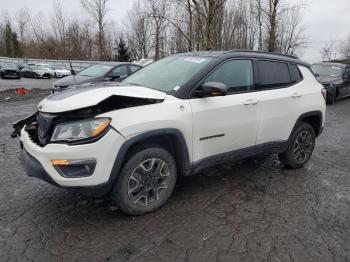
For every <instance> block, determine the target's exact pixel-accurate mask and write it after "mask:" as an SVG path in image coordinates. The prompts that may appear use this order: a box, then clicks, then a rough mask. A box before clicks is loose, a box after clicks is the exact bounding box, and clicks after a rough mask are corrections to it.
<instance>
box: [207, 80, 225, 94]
mask: <svg viewBox="0 0 350 262" xmlns="http://www.w3.org/2000/svg"><path fill="white" fill-rule="evenodd" d="M202 93H203V94H205V95H207V96H225V95H226V94H227V86H226V85H225V84H223V83H219V82H206V83H204V84H203V85H202Z"/></svg>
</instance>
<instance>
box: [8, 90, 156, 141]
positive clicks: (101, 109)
mask: <svg viewBox="0 0 350 262" xmlns="http://www.w3.org/2000/svg"><path fill="white" fill-rule="evenodd" d="M162 101H163V100H161V99H149V98H138V97H126V96H116V95H113V96H111V97H108V98H107V99H105V100H103V101H101V102H100V103H98V104H97V105H94V106H90V107H86V108H81V109H75V110H71V111H66V112H61V113H46V112H41V111H38V112H35V113H34V114H32V115H30V116H28V117H26V118H24V119H22V120H19V121H17V122H16V123H14V124H13V128H14V131H13V132H12V134H11V137H12V138H15V137H19V136H20V134H21V130H22V129H23V128H24V130H25V131H26V132H27V133H28V135H29V137H30V139H31V140H32V141H33V142H34V143H35V144H37V145H39V146H41V147H43V146H45V145H46V144H48V143H49V142H52V141H51V137H52V135H53V132H54V129H55V127H56V125H58V124H62V123H70V122H74V121H79V120H85V119H91V118H94V117H96V116H97V115H100V114H103V113H106V112H110V111H114V110H118V109H124V108H130V107H136V106H144V105H149V104H154V103H160V102H162ZM95 139H98V137H96V138H95ZM83 142H86V141H83ZM56 143H59V142H56ZM71 144H74V142H72V143H71Z"/></svg>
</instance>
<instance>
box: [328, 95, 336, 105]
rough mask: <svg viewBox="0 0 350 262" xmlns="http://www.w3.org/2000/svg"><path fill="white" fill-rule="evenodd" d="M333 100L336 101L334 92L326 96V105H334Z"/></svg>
mask: <svg viewBox="0 0 350 262" xmlns="http://www.w3.org/2000/svg"><path fill="white" fill-rule="evenodd" d="M335 101H336V94H332V95H331V96H329V97H327V104H328V105H334V104H335Z"/></svg>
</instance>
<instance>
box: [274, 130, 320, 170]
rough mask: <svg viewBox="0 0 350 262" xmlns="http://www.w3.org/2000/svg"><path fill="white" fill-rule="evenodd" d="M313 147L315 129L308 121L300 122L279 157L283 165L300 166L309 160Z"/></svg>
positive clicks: (293, 167)
mask: <svg viewBox="0 0 350 262" xmlns="http://www.w3.org/2000/svg"><path fill="white" fill-rule="evenodd" d="M314 147H315V130H314V129H313V127H312V126H311V125H310V124H308V123H302V124H301V125H300V126H299V127H298V128H297V129H296V130H295V131H294V132H293V133H292V136H291V139H290V141H289V145H288V148H287V150H286V151H285V152H283V153H281V154H279V155H278V156H279V159H280V160H281V162H282V163H283V164H284V166H285V167H287V168H291V169H297V168H301V167H302V166H303V165H305V164H306V162H307V161H309V159H310V157H311V155H312V152H313V150H314Z"/></svg>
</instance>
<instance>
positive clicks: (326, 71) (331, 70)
mask: <svg viewBox="0 0 350 262" xmlns="http://www.w3.org/2000/svg"><path fill="white" fill-rule="evenodd" d="M311 70H312V72H313V73H314V74H315V75H316V76H341V75H342V74H343V68H341V67H338V66H330V65H312V66H311Z"/></svg>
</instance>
